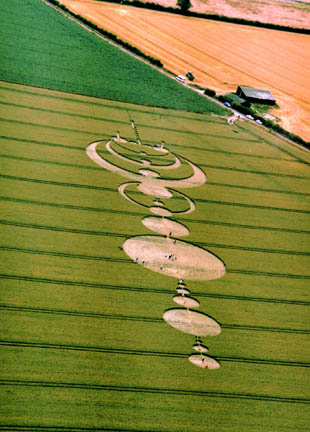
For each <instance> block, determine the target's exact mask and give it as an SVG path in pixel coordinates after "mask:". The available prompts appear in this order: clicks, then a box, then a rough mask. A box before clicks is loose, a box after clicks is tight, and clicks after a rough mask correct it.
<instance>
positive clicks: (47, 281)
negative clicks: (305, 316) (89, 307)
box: [0, 274, 310, 306]
mask: <svg viewBox="0 0 310 432" xmlns="http://www.w3.org/2000/svg"><path fill="white" fill-rule="evenodd" d="M0 279H2V280H3V281H5V280H7V281H10V280H15V281H24V282H31V283H34V284H35V283H44V284H53V285H63V286H73V287H79V288H80V287H83V288H93V289H104V290H112V291H130V292H145V293H152V294H166V295H169V296H171V294H174V293H175V291H171V290H166V289H162V288H156V289H155V288H146V287H141V286H132V285H130V286H121V285H107V284H102V283H94V282H85V281H70V280H64V279H47V278H38V277H33V276H25V275H12V274H0ZM195 294H196V295H197V296H199V297H207V298H208V297H210V298H217V299H222V300H236V301H255V302H261V303H277V304H278V303H279V304H293V305H300V306H310V302H307V301H301V300H285V299H276V298H264V297H245V296H235V295H229V294H218V293H205V292H199V291H197V292H195Z"/></svg>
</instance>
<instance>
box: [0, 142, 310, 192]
mask: <svg viewBox="0 0 310 432" xmlns="http://www.w3.org/2000/svg"><path fill="white" fill-rule="evenodd" d="M0 138H1V137H0ZM54 146H55V147H66V146H61V145H59V146H57V144H56V145H54ZM68 148H70V147H68ZM74 149H75V150H76V149H78V150H83V151H84V148H83V149H81V148H79V147H75V148H74ZM101 153H107V152H102V151H101V152H100V154H101ZM0 158H5V159H12V160H20V161H25V162H31V163H40V164H45V165H56V166H63V167H70V168H74V169H86V170H93V171H94V170H95V171H102V168H100V167H98V166H95V165H79V164H72V163H68V162H58V161H49V160H46V159H34V158H27V157H22V156H14V155H8V154H4V153H1V154H0ZM199 166H200V167H201V168H204V167H210V166H209V165H206V164H203V163H201V164H199ZM158 168H160V166H158ZM213 168H218V167H215V166H213ZM219 169H226V168H225V167H222V168H219ZM229 169H230V168H229ZM256 174H257V172H256ZM288 177H289V175H288ZM298 178H301V177H298ZM207 185H208V186H210V185H212V186H219V187H229V188H232V189H242V190H250V191H258V192H266V193H268V192H270V193H280V194H288V195H296V196H306V197H309V196H310V193H308V192H296V191H287V190H280V189H266V188H260V187H253V186H244V185H234V184H229V183H218V182H212V181H208V182H207Z"/></svg>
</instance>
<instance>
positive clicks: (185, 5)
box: [177, 0, 192, 12]
mask: <svg viewBox="0 0 310 432" xmlns="http://www.w3.org/2000/svg"><path fill="white" fill-rule="evenodd" d="M177 6H179V7H180V8H181V11H182V12H187V11H188V10H189V9H190V8H191V7H192V4H191V0H177Z"/></svg>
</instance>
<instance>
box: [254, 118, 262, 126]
mask: <svg viewBox="0 0 310 432" xmlns="http://www.w3.org/2000/svg"><path fill="white" fill-rule="evenodd" d="M255 121H256V123H257V124H259V125H262V124H263V122H262V121H261V120H260V119H256V120H255Z"/></svg>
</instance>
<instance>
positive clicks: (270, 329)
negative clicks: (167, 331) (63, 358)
mask: <svg viewBox="0 0 310 432" xmlns="http://www.w3.org/2000/svg"><path fill="white" fill-rule="evenodd" d="M0 309H1V310H6V311H14V312H21V313H32V314H33V313H36V314H38V313H42V314H51V315H62V316H76V317H83V318H99V319H109V320H121V321H135V322H137V321H142V322H148V323H157V324H163V323H164V320H163V318H155V317H148V316H138V315H121V314H103V313H95V312H81V311H70V310H60V309H43V308H34V307H23V306H10V305H3V304H1V305H0ZM221 327H222V328H223V329H229V330H245V331H263V332H275V333H294V334H310V330H307V329H292V328H281V327H268V326H253V325H242V324H223V323H221Z"/></svg>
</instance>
